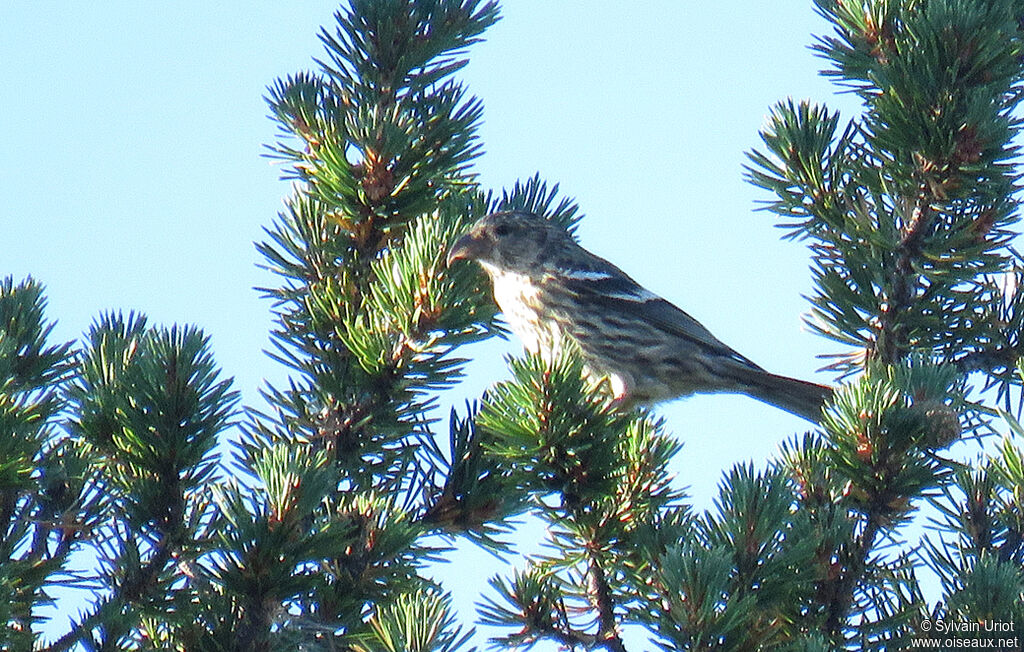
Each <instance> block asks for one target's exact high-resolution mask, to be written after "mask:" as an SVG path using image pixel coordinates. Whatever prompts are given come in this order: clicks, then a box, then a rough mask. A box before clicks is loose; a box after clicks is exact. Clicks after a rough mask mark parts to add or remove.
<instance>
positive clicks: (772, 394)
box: [743, 369, 832, 423]
mask: <svg viewBox="0 0 1024 652" xmlns="http://www.w3.org/2000/svg"><path fill="white" fill-rule="evenodd" d="M751 371H752V373H750V374H749V375H748V376H747V377H746V378H744V382H743V392H744V393H745V394H747V395H748V396H751V397H753V398H756V399H758V400H759V401H764V402H765V403H768V404H770V405H774V406H775V407H777V408H780V409H782V410H785V411H786V412H791V413H792V414H795V415H797V416H798V417H803V418H805V419H807V420H808V421H813V422H814V423H818V422H819V421H821V408H822V406H824V404H825V401H827V400H828V399H830V398H832V388H830V387H826V386H824V385H818V384H817V383H809V382H807V381H805V380H798V379H796V378H788V377H786V376H777V375H775V374H772V373H768V372H767V371H763V370H760V369H757V370H751Z"/></svg>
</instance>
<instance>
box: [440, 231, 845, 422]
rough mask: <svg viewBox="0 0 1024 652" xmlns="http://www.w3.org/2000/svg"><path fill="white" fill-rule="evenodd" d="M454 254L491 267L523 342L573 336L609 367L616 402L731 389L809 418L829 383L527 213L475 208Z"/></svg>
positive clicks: (543, 349) (597, 364)
mask: <svg viewBox="0 0 1024 652" xmlns="http://www.w3.org/2000/svg"><path fill="white" fill-rule="evenodd" d="M460 259H469V260H475V261H477V262H478V263H480V265H481V266H482V267H483V268H484V270H485V271H486V272H487V274H488V276H490V278H491V282H492V283H493V285H494V299H495V301H496V302H497V304H498V307H499V308H501V311H502V313H504V315H505V320H506V321H507V322H508V325H509V326H510V327H511V329H512V331H513V332H514V333H515V334H516V335H517V336H518V337H519V339H521V340H522V342H523V345H524V346H525V348H526V349H527V350H529V351H531V352H535V353H540V354H541V355H547V356H550V355H552V354H554V353H557V350H558V348H559V346H560V343H561V341H562V338H563V337H565V336H568V337H571V338H572V339H573V340H575V341H576V343H577V344H578V345H579V348H580V350H581V351H582V355H583V358H584V362H585V364H586V367H587V373H588V375H589V376H591V377H592V378H593V379H595V380H598V379H600V378H602V377H605V376H607V377H608V379H609V381H610V383H611V388H612V391H613V393H614V394H615V398H616V399H618V400H620V401H621V402H623V403H626V404H629V405H637V404H639V405H646V404H652V403H657V402H660V401H665V400H669V399H673V398H677V397H680V396H687V395H689V394H694V393H698V392H702V393H710V392H732V393H740V394H746V395H748V396H752V397H754V398H756V399H759V400H761V401H764V402H766V403H770V404H771V405H774V406H776V407H778V408H781V409H783V410H786V411H788V412H792V413H793V414H796V415H798V416H801V417H804V418H805V419H809V420H810V421H814V422H817V421H818V420H819V419H820V414H821V407H822V404H823V403H824V401H825V399H826V398H828V397H829V396H830V395H831V393H832V392H831V390H830V389H829V388H828V387H825V386H822V385H817V384H815V383H809V382H805V381H802V380H797V379H795V378H787V377H785V376H777V375H775V374H772V373H769V372H767V371H765V370H764V369H762V368H761V367H759V366H757V365H756V364H754V363H753V362H751V361H750V360H748V359H747V358H745V357H744V356H742V355H740V354H739V353H737V352H736V351H734V350H732V349H731V348H729V347H728V346H726V345H725V344H723V343H722V342H720V341H718V339H717V338H716V337H715V336H714V335H712V334H711V332H710V331H708V329H706V328H705V327H704V326H702V325H701V324H700V322H698V321H697V320H696V319H694V318H693V317H691V316H690V315H688V314H686V313H685V312H683V311H682V310H680V309H679V308H677V307H676V306H674V305H673V304H671V303H669V302H668V301H666V300H665V299H662V298H661V297H659V296H657V295H655V294H653V293H652V292H650V291H648V290H646V289H645V288H643V287H641V286H640V285H639V284H638V283H637V282H636V281H634V280H633V279H631V278H630V277H629V276H627V275H626V274H625V272H623V271H622V270H620V269H619V268H618V267H616V266H615V265H613V264H611V263H610V262H608V261H607V260H604V259H603V258H599V257H598V256H595V255H594V254H592V253H590V252H589V251H587V250H586V249H584V248H583V247H581V246H580V245H579V244H577V243H576V241H575V240H573V239H572V237H571V236H570V235H569V233H568V232H566V230H565V229H563V228H562V227H560V226H559V225H557V224H555V223H553V222H551V221H549V220H546V219H544V218H543V217H540V216H538V215H535V214H533V213H529V212H526V211H504V212H500V213H492V214H491V215H488V216H486V217H484V218H482V219H481V220H480V221H478V222H477V223H476V224H474V225H473V227H472V228H471V229H470V231H469V232H468V233H467V234H466V235H464V236H462V237H461V238H460V239H459V240H458V241H457V242H455V244H454V245H453V246H452V248H451V250H450V251H449V252H448V264H449V265H451V264H452V263H453V262H455V261H457V260H460Z"/></svg>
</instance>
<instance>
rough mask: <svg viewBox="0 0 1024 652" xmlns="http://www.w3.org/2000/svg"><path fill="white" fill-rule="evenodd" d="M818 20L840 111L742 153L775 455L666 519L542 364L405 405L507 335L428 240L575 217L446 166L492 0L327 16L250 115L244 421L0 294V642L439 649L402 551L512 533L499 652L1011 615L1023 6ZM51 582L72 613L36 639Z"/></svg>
mask: <svg viewBox="0 0 1024 652" xmlns="http://www.w3.org/2000/svg"><path fill="white" fill-rule="evenodd" d="M817 7H818V10H819V11H820V12H821V13H822V15H823V16H824V17H825V18H826V19H827V20H828V21H830V23H831V24H832V25H833V27H834V33H833V34H831V35H828V36H825V37H822V38H820V39H819V40H818V41H817V44H816V45H815V48H816V50H817V51H818V53H819V54H820V55H821V56H822V57H823V59H824V60H825V61H826V62H827V65H828V69H827V70H826V73H825V74H827V75H829V76H831V77H833V78H834V79H835V80H836V81H837V82H838V83H839V84H840V85H841V86H843V87H844V88H845V89H847V90H850V91H852V92H854V93H856V94H857V96H858V97H859V98H860V100H861V101H862V103H863V109H864V110H863V113H862V114H861V115H859V116H856V117H853V118H850V119H846V120H842V119H841V118H840V116H839V115H838V114H837V113H835V112H833V111H830V110H828V109H827V108H825V107H823V106H820V105H816V104H812V103H809V102H800V103H797V102H793V101H786V102H782V103H780V104H778V105H777V106H776V107H775V108H774V109H773V110H772V112H771V115H770V119H769V122H768V125H767V126H766V127H765V129H764V130H763V132H762V134H761V137H762V139H763V141H764V146H763V148H761V149H758V150H755V151H753V152H751V153H750V155H749V156H750V166H749V168H748V176H749V179H750V181H751V182H752V183H754V184H756V185H758V186H761V187H763V188H765V189H766V190H767V191H769V192H770V193H772V199H771V200H769V201H768V203H767V204H766V206H765V208H766V209H767V210H768V211H769V212H771V213H773V214H775V215H776V216H777V217H778V220H779V224H780V225H781V226H783V227H784V228H785V229H787V231H788V235H789V237H791V238H792V239H796V240H801V241H804V242H806V243H808V245H809V246H810V249H811V252H812V255H813V261H812V270H811V271H812V274H813V277H814V281H815V286H816V287H815V293H814V295H813V296H812V297H811V312H810V314H809V316H808V324H809V325H810V327H811V328H812V329H814V330H815V331H816V332H818V333H820V334H821V335H823V336H824V337H825V338H827V339H828V340H829V341H830V342H832V343H833V344H832V345H833V346H837V347H838V350H836V351H835V352H834V356H833V358H832V359H833V363H832V364H831V365H830V367H829V368H830V369H831V370H832V371H833V372H834V373H835V374H836V381H837V385H836V387H837V389H836V394H835V397H834V400H833V401H832V402H831V403H830V404H829V405H828V406H827V407H826V409H825V410H824V412H823V414H822V418H821V422H820V425H819V426H818V427H817V428H815V429H814V430H812V431H811V432H808V433H806V434H803V435H801V436H797V437H793V438H791V439H789V440H787V441H786V442H785V443H784V445H783V446H782V449H781V453H780V455H779V457H778V459H774V460H769V461H768V462H767V463H766V464H763V465H759V466H755V465H752V464H749V463H739V464H737V465H736V466H735V467H733V468H732V469H729V470H727V471H726V472H725V473H724V475H723V479H722V482H721V486H720V491H719V496H718V498H717V500H716V501H715V503H714V505H713V506H712V507H711V508H710V509H708V510H704V511H698V510H696V509H695V508H694V507H693V506H691V505H689V504H688V503H687V501H686V497H685V495H684V494H683V493H682V491H681V490H680V488H679V487H678V486H677V482H676V481H673V480H672V478H671V477H670V475H669V473H668V470H667V468H668V464H669V462H670V460H671V459H672V457H673V456H674V455H676V454H677V453H678V451H679V450H680V448H681V444H680V442H678V441H677V440H676V439H675V438H673V437H672V436H671V435H670V434H669V433H668V431H667V429H666V424H665V423H664V422H663V421H662V420H660V419H659V418H658V417H657V416H656V415H655V414H654V413H652V412H649V411H645V410H637V411H628V412H627V411H623V409H622V408H620V407H619V406H618V405H616V404H615V403H614V402H612V401H611V400H610V397H607V396H605V395H604V393H603V392H601V391H599V390H595V388H593V387H592V386H590V385H589V384H588V383H587V382H586V381H585V380H584V378H583V375H582V366H581V363H580V361H579V359H578V356H577V355H576V353H575V352H574V351H572V350H571V347H570V348H568V349H567V350H566V351H565V352H563V354H562V355H561V356H560V357H559V358H558V359H556V360H553V361H544V360H542V359H540V358H537V357H531V356H523V357H516V358H513V359H511V360H510V361H509V370H510V374H509V378H507V379H505V380H500V381H498V382H496V383H495V384H494V385H493V386H492V387H491V388H490V389H489V390H488V391H487V392H486V393H485V394H484V395H483V396H481V397H480V398H479V400H478V401H476V402H474V403H471V404H470V405H468V406H467V407H466V408H465V409H463V410H455V411H453V412H452V414H451V415H450V417H449V418H448V419H447V420H446V421H444V420H440V421H439V420H437V419H435V418H434V414H435V411H434V407H435V405H436V403H437V401H438V397H439V395H440V393H441V392H444V391H448V390H449V389H450V388H451V387H452V386H453V385H454V384H455V383H456V382H457V381H458V379H459V376H460V373H461V369H462V367H463V364H464V363H465V360H464V359H462V358H460V357H459V348H460V347H462V346H464V345H466V344H468V343H471V342H474V341H479V340H481V339H484V338H487V337H491V336H494V335H495V334H499V333H501V332H502V330H503V329H502V324H501V321H500V319H499V318H497V317H496V315H495V307H494V305H493V303H492V301H491V300H490V297H489V293H488V292H487V291H486V279H485V278H484V276H483V275H482V274H481V273H480V271H479V270H478V269H476V268H475V267H474V266H472V265H470V264H466V263H459V264H456V265H453V266H452V267H451V268H448V267H447V266H446V265H445V263H444V260H445V253H446V249H447V247H448V246H449V244H450V243H452V242H453V241H454V240H455V239H456V238H457V237H458V236H459V235H460V234H461V233H462V232H463V231H464V230H465V229H466V228H467V227H468V225H469V224H470V223H471V222H472V220H473V219H475V218H476V217H479V216H481V215H483V214H485V213H487V212H489V211H493V210H500V209H508V208H521V209H526V210H530V211H534V212H537V213H540V214H543V215H545V216H547V217H548V218H549V219H552V220H555V221H557V222H558V223H560V224H562V225H563V226H565V227H567V228H569V229H570V230H571V229H572V228H573V227H574V226H575V224H576V223H577V222H578V221H579V219H580V218H581V214H580V211H579V210H578V208H577V206H576V205H575V204H574V203H573V202H572V201H571V200H568V199H565V198H562V197H561V196H560V195H559V193H558V188H557V186H549V185H548V184H546V183H545V182H543V181H541V179H540V178H539V177H538V176H535V177H533V178H531V179H529V180H527V181H525V182H523V183H519V184H516V185H515V186H514V187H513V188H512V189H510V190H508V191H506V192H503V193H500V194H492V193H488V192H486V191H485V190H483V189H481V188H480V187H479V185H478V183H477V182H476V179H475V177H474V175H473V172H472V167H471V165H472V162H473V160H474V158H475V157H477V156H478V155H480V153H481V145H480V143H479V141H478V139H477V137H476V134H475V131H476V128H477V126H478V124H479V122H480V119H481V116H482V110H483V109H482V103H481V102H480V101H479V100H477V99H476V98H473V97H471V96H469V95H468V93H467V91H466V89H465V88H464V87H463V86H462V85H461V84H460V83H459V82H458V81H457V80H456V78H455V76H456V74H457V73H458V71H459V69H460V68H461V67H462V66H463V65H464V63H465V55H466V52H467V50H468V49H469V48H470V47H471V46H472V45H473V44H474V43H476V42H477V41H479V40H480V39H481V38H482V35H483V34H484V32H485V30H486V29H487V28H488V27H489V26H490V25H492V24H493V23H494V22H495V21H496V20H498V7H497V4H496V3H495V2H489V1H485V0H352V1H351V3H350V4H349V6H348V7H346V8H343V9H342V10H340V11H339V12H338V14H337V15H336V22H337V25H336V27H335V28H334V29H333V30H326V29H325V30H324V31H323V32H322V34H321V40H322V42H323V44H324V46H325V49H326V53H327V56H326V57H325V58H324V59H323V60H318V61H317V69H316V70H315V71H313V72H304V73H298V74H295V75H292V76H290V77H288V78H286V79H282V80H279V81H278V82H277V83H275V84H273V85H272V86H271V88H270V89H269V93H268V97H267V102H268V104H269V106H270V108H271V112H272V116H273V119H274V120H275V121H276V123H277V124H278V125H279V126H280V128H281V139H280V142H278V143H276V144H275V145H274V146H272V147H271V152H272V156H274V157H276V158H278V159H280V160H281V161H282V162H283V163H284V165H285V169H286V171H287V172H286V174H287V175H288V176H289V177H290V178H292V179H294V182H295V183H294V186H293V191H292V194H291V196H290V197H289V198H288V199H287V201H286V207H285V209H284V210H283V211H282V212H281V214H280V215H278V217H277V219H276V220H275V221H274V222H273V224H271V225H270V226H269V227H268V228H267V229H266V238H265V240H264V241H262V242H260V243H257V248H258V250H259V252H260V253H261V254H262V256H263V258H264V261H265V267H266V270H267V272H268V277H270V278H272V279H273V281H274V282H273V283H268V284H267V287H265V288H263V289H262V290H261V291H262V293H263V294H264V295H265V296H266V297H267V299H268V300H269V302H270V304H271V305H272V310H273V312H274V316H275V320H276V321H275V327H274V330H273V332H272V333H271V338H272V342H273V347H274V349H273V353H272V355H273V356H274V358H275V359H276V360H278V361H279V362H280V363H281V364H283V365H285V366H287V368H288V369H289V370H290V372H291V377H290V380H289V381H288V383H287V385H286V386H284V387H272V386H268V387H266V389H265V391H264V395H263V399H264V404H265V407H263V408H260V409H257V408H254V407H245V408H243V409H239V406H238V396H237V394H236V393H235V392H234V391H233V390H232V389H231V381H230V380H228V379H224V378H223V377H222V374H221V372H220V370H219V369H218V368H217V367H216V365H215V363H214V361H213V358H212V354H211V351H210V346H209V343H208V341H207V339H206V338H205V336H204V335H203V333H202V332H201V331H200V330H199V329H197V328H195V327H192V326H184V327H181V326H174V327H169V328H164V327H152V326H150V325H149V324H148V323H147V320H146V319H145V317H143V316H141V315H137V314H129V315H127V316H125V315H123V314H117V313H109V314H105V315H102V316H101V317H100V318H99V319H97V321H96V322H95V324H94V325H93V326H92V328H91V329H90V330H89V332H88V333H87V336H86V338H85V340H84V341H83V342H81V343H63V344H52V343H50V341H49V340H50V339H51V337H50V335H51V326H50V325H49V323H48V322H47V321H46V318H45V314H44V312H45V299H44V293H43V290H42V288H41V287H40V286H39V284H38V283H36V282H34V281H33V280H31V279H28V280H25V281H23V282H21V283H17V284H16V283H15V282H14V281H13V280H12V279H7V280H5V281H3V282H2V283H0V424H2V428H3V432H4V434H5V436H4V437H2V438H0V547H2V550H3V553H4V554H3V555H0V587H2V588H3V589H4V590H3V591H0V596H5V598H0V610H2V613H3V616H4V617H3V618H2V619H0V623H3V629H2V630H0V647H2V648H3V649H14V650H20V649H30V648H31V647H33V645H35V647H38V648H40V649H46V650H66V649H72V648H79V649H104V650H107V649H120V648H124V647H127V648H132V649H168V648H171V649H181V650H271V649H282V650H284V649H288V650H292V649H337V650H351V651H353V652H362V651H375V652H376V651H394V652H397V651H398V650H438V651H447V650H456V649H468V648H469V646H470V645H471V644H472V643H479V642H481V641H478V638H479V637H477V638H474V636H473V634H474V630H473V629H472V628H471V626H470V624H471V621H472V620H473V618H472V616H471V615H469V614H464V613H462V614H456V613H455V612H454V610H453V608H452V602H451V598H450V597H449V595H448V593H447V592H446V587H444V586H442V585H439V584H438V583H436V582H435V581H433V580H431V579H429V577H428V574H427V573H426V572H425V568H426V565H427V564H429V563H433V562H435V561H436V560H438V559H439V558H440V556H441V555H442V553H444V552H445V550H446V546H448V545H449V544H450V542H451V541H452V540H453V539H455V538H459V537H465V538H469V539H470V540H472V541H473V542H475V543H476V544H478V545H479V546H482V547H484V548H485V549H487V550H489V551H491V552H493V553H494V554H495V555H498V556H501V557H506V558H508V557H510V556H513V555H515V550H514V547H513V546H511V545H510V544H509V543H508V539H509V538H510V536H511V534H512V533H514V524H513V523H512V522H511V519H512V518H513V517H515V516H517V515H520V514H523V513H530V514H532V515H533V516H535V517H536V518H539V519H540V520H541V521H542V522H543V523H544V524H545V525H546V526H547V532H548V543H549V547H548V549H547V552H546V554H545V555H543V556H537V557H533V558H529V559H527V560H525V564H524V565H522V569H521V570H518V571H515V572H513V573H512V574H511V575H508V576H504V575H503V576H498V577H495V578H493V579H492V580H491V589H490V591H489V592H488V593H487V594H486V595H484V596H483V597H482V602H481V606H480V613H479V619H478V620H479V623H481V624H485V625H488V626H490V627H491V628H493V629H494V631H497V632H498V634H497V635H496V636H495V638H493V639H492V640H491V643H492V644H494V645H495V646H498V647H511V648H525V647H529V646H531V645H533V644H534V643H537V642H540V641H550V642H552V643H554V644H555V645H558V646H561V647H563V648H566V649H579V650H591V649H593V650H600V649H604V650H612V651H622V650H626V649H633V648H632V647H631V646H630V644H629V643H628V642H627V640H625V639H624V638H623V630H624V628H626V627H628V626H636V627H642V628H646V631H647V632H648V635H649V637H650V642H649V643H648V645H649V646H654V645H658V646H661V647H663V648H664V649H672V650H675V649H679V650H701V649H723V650H808V651H810V650H831V649H899V648H900V647H901V646H907V645H909V640H908V639H909V637H911V636H913V635H915V634H920V633H921V632H922V625H921V623H922V622H923V621H924V620H926V619H936V618H945V619H947V620H948V621H950V622H954V621H956V622H979V621H1000V622H1006V623H1009V622H1014V623H1017V624H1020V623H1024V504H1022V503H1024V461H1022V460H1024V454H1022V447H1021V444H1020V437H1022V436H1024V427H1022V426H1021V425H1020V413H1021V409H1022V407H1024V392H1022V391H1021V385H1022V377H1024V376H1022V374H1024V361H1022V357H1024V343H1022V340H1021V336H1020V333H1021V332H1022V331H1024V326H1022V324H1024V293H1020V292H1018V291H1017V288H1018V287H1019V286H1020V285H1021V283H1022V281H1024V278H1022V277H1024V272H1022V271H1021V266H1020V265H1019V262H1018V256H1017V255H1016V253H1015V251H1014V250H1013V248H1012V240H1013V237H1014V231H1013V227H1014V226H1015V224H1016V219H1017V200H1016V197H1015V194H1016V190H1017V181H1018V175H1017V172H1016V167H1015V166H1016V163H1017V162H1016V158H1015V157H1016V154H1017V150H1016V146H1015V144H1014V138H1015V137H1016V136H1017V134H1018V131H1019V125H1020V123H1019V120H1018V119H1017V118H1016V117H1015V115H1014V111H1015V110H1016V108H1017V105H1018V102H1019V100H1020V98H1021V92H1022V88H1024V87H1022V77H1024V57H1022V55H1024V52H1022V51H1021V50H1022V30H1024V27H1022V26H1024V6H1021V5H1020V3H1014V2H1010V1H1009V0H927V1H918V0H905V1H904V2H896V1H894V0H856V1H854V0H817ZM972 385H974V386H975V387H972ZM230 430H233V431H236V432H238V433H240V435H239V437H238V438H237V439H238V441H237V443H236V444H234V445H233V447H232V448H231V450H230V452H229V453H228V454H221V453H220V449H218V448H217V447H216V444H217V442H218V439H220V438H222V437H223V436H224V435H225V434H226V433H227V432H228V431H230ZM780 439H782V436H781V435H780ZM995 439H998V440H999V441H998V443H995V442H994V440H995ZM978 442H980V445H979V443H978ZM925 507H927V508H928V509H931V510H932V511H933V512H934V513H935V514H936V517H935V519H934V523H933V524H932V525H933V529H932V531H931V532H930V533H929V534H928V536H927V538H926V540H925V541H923V542H922V545H921V546H916V547H915V546H911V545H905V544H904V543H903V542H906V540H907V534H906V533H907V526H908V524H910V523H911V522H912V521H913V520H914V519H915V518H920V513H921V510H922V508H925ZM513 538H514V537H513ZM925 574H932V575H935V576H937V577H938V578H939V579H940V580H941V583H942V595H941V596H940V597H939V600H938V602H937V604H936V603H934V602H929V600H926V596H924V595H923V593H922V590H921V585H920V579H921V577H922V576H923V575H925ZM58 588H60V589H65V590H67V589H80V590H87V591H91V592H93V596H94V597H93V598H92V600H91V602H90V603H89V605H88V607H87V608H86V609H85V610H84V611H83V612H82V613H81V614H80V615H79V616H78V617H77V618H76V619H75V621H74V623H73V625H72V627H71V629H70V631H68V632H67V633H66V634H65V635H63V636H62V637H60V638H59V639H58V640H56V641H51V642H39V641H35V640H34V639H35V636H34V631H35V627H36V625H37V623H36V620H35V619H36V618H37V611H36V610H37V608H38V607H39V606H41V605H43V604H45V603H47V602H48V601H50V600H51V599H53V598H52V596H53V595H55V594H54V591H55V590H56V589H58ZM57 599H58V600H59V599H60V598H57ZM961 636H963V637H970V636H978V637H984V636H986V634H985V633H984V632H980V633H968V634H962V635H961Z"/></svg>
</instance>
